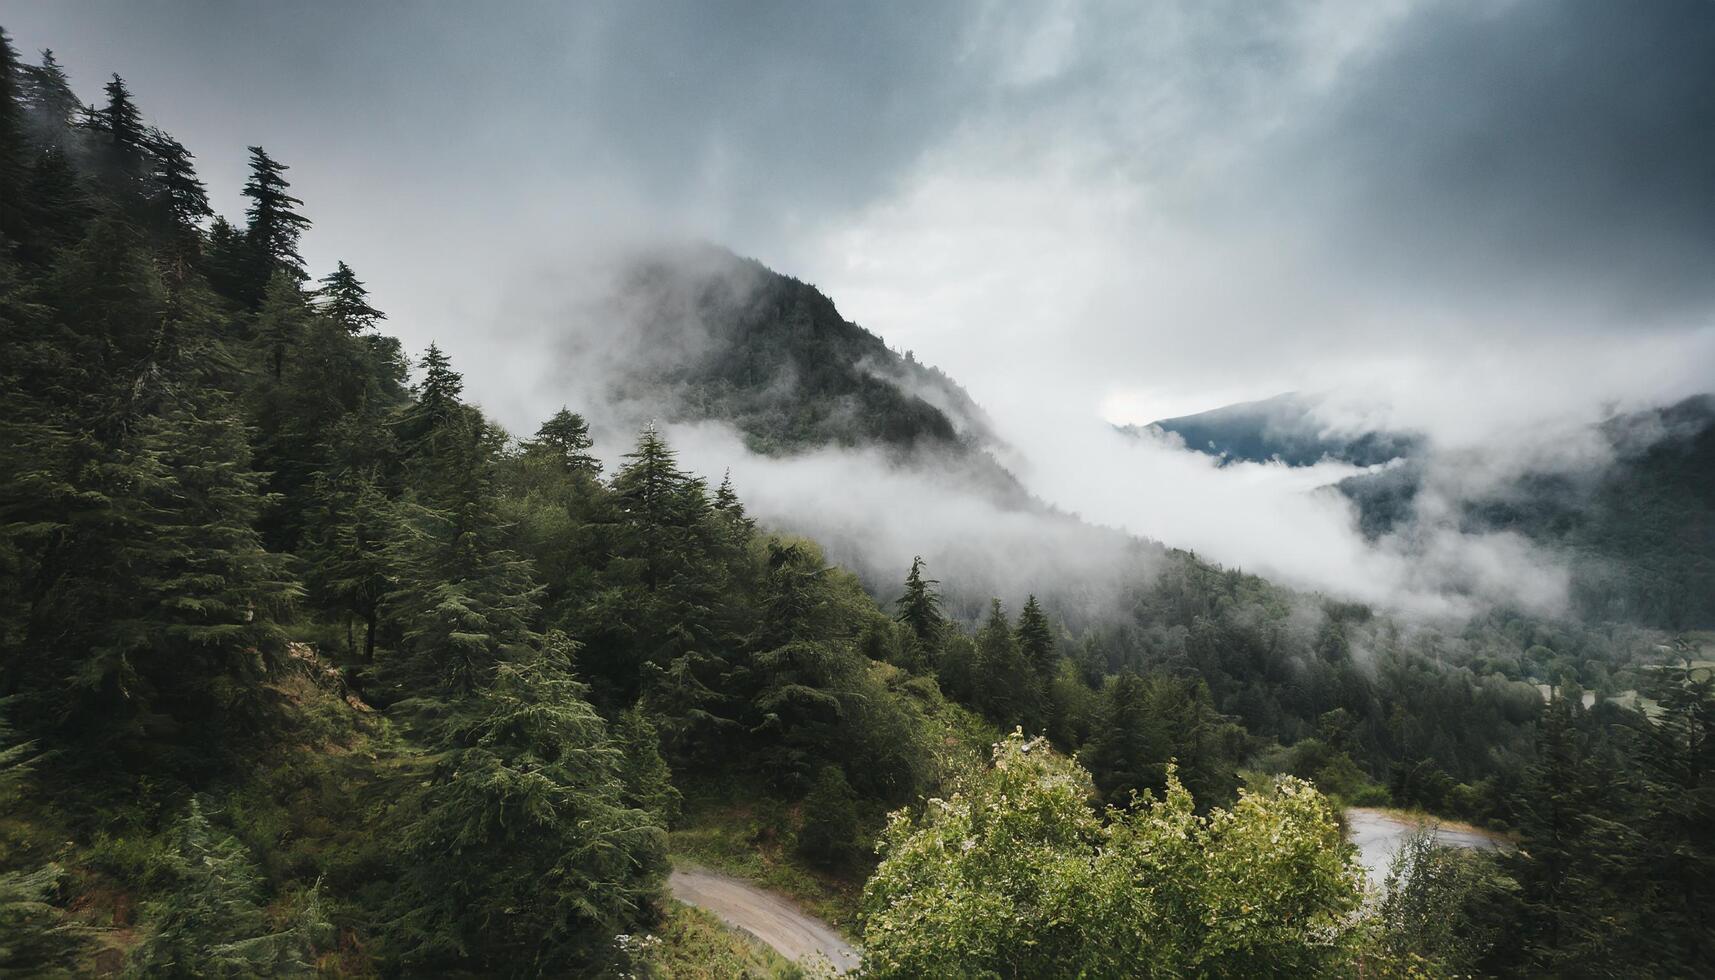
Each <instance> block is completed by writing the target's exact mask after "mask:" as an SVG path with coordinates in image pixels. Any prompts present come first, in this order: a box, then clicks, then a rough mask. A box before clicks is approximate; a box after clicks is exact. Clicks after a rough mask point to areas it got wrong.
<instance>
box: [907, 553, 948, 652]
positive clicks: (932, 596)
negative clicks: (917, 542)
mask: <svg viewBox="0 0 1715 980" xmlns="http://www.w3.org/2000/svg"><path fill="white" fill-rule="evenodd" d="M939 584H940V583H939V582H937V581H936V580H935V579H932V578H924V577H923V556H922V555H918V556H916V557H914V558H912V559H911V572H910V574H908V575H906V576H905V594H904V595H902V596H900V597H899V599H898V601H896V602H895V603H894V605H895V606H896V607H897V608H898V610H899V612H898V613H897V614H896V615H895V616H894V618H895V619H897V620H898V621H899V622H901V623H904V624H905V625H907V626H909V627H911V632H912V634H913V635H914V636H916V637H917V641H918V642H919V643H921V644H923V646H924V647H925V648H926V649H928V650H931V651H934V650H938V649H940V644H941V634H942V632H943V631H944V630H945V629H946V625H947V623H946V620H945V619H944V618H942V616H941V596H940V594H939V593H938V592H937V591H936V590H935V586H937V585H939Z"/></svg>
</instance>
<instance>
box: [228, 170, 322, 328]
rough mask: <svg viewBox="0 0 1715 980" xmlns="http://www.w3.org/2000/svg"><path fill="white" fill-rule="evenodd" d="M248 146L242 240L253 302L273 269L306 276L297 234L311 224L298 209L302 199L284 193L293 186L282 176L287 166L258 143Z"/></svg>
mask: <svg viewBox="0 0 1715 980" xmlns="http://www.w3.org/2000/svg"><path fill="white" fill-rule="evenodd" d="M249 149H250V179H249V180H247V181H246V182H245V184H244V192H243V193H244V196H245V197H248V198H250V207H249V209H248V210H247V211H246V212H245V213H246V215H247V216H248V218H249V220H250V224H249V226H248V227H247V228H246V229H245V232H244V241H245V244H246V245H247V246H248V249H249V253H250V254H249V259H250V265H249V270H248V272H249V277H248V284H249V290H250V295H249V297H248V299H249V303H250V305H252V306H254V305H255V304H256V303H258V302H260V301H261V298H262V295H263V292H264V290H265V288H266V287H267V284H268V282H269V281H270V280H271V279H272V278H273V277H274V273H275V272H277V271H282V270H283V271H284V272H285V273H286V274H287V275H289V276H291V277H292V278H293V279H294V280H295V281H298V282H302V281H303V280H305V279H307V278H308V275H307V274H306V273H305V272H304V257H303V256H302V255H299V254H298V238H299V237H300V236H301V235H302V234H303V232H304V229H306V228H308V227H309V226H310V219H308V218H306V217H304V216H303V215H302V214H299V213H298V210H297V209H298V206H299V205H301V204H303V203H304V202H303V201H301V200H299V199H298V198H295V197H293V196H292V195H290V194H288V193H286V191H287V189H288V188H290V187H291V186H292V185H291V182H290V181H288V180H286V177H285V174H286V171H287V170H289V169H290V168H289V167H287V166H286V165H285V164H283V163H280V162H278V161H276V160H275V159H274V158H272V157H270V156H269V155H268V153H267V151H266V150H264V149H262V147H260V146H252V147H250V148H249Z"/></svg>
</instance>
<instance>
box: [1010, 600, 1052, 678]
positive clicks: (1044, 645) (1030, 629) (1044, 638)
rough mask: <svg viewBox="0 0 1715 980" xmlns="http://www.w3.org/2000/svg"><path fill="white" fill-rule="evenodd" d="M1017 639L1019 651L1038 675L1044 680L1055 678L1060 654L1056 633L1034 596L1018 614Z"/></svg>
mask: <svg viewBox="0 0 1715 980" xmlns="http://www.w3.org/2000/svg"><path fill="white" fill-rule="evenodd" d="M1016 637H1017V640H1018V648H1019V650H1020V651H1022V652H1023V653H1024V659H1025V660H1028V661H1029V662H1030V665H1031V666H1032V667H1034V668H1036V673H1037V675H1038V676H1040V677H1042V678H1043V679H1044V680H1046V679H1048V678H1051V677H1053V676H1054V673H1055V670H1056V669H1057V668H1058V666H1059V663H1060V653H1059V651H1058V650H1056V649H1055V648H1054V632H1053V630H1051V629H1050V628H1049V626H1048V617H1047V616H1045V615H1043V613H1042V607H1041V606H1040V605H1038V604H1037V602H1036V597H1035V596H1034V595H1033V596H1031V597H1030V598H1028V599H1026V600H1025V602H1024V609H1023V610H1021V611H1020V612H1019V614H1018V630H1017V633H1016Z"/></svg>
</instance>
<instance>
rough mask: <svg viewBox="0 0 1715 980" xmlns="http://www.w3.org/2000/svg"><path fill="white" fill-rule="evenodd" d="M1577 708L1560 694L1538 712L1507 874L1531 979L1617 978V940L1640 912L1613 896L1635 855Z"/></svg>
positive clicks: (1611, 783) (1618, 789)
mask: <svg viewBox="0 0 1715 980" xmlns="http://www.w3.org/2000/svg"><path fill="white" fill-rule="evenodd" d="M1576 704H1577V703H1576V702H1574V701H1569V700H1568V699H1566V698H1563V697H1561V696H1560V695H1559V693H1558V690H1557V691H1556V692H1555V694H1554V695H1553V696H1552V697H1551V698H1550V700H1549V702H1548V704H1547V705H1545V706H1544V707H1543V713H1542V720H1541V728H1540V732H1539V735H1538V740H1537V757H1538V760H1537V762H1536V763H1535V764H1534V765H1532V766H1531V767H1530V769H1529V771H1528V775H1527V782H1526V789H1525V792H1524V794H1523V796H1522V798H1521V800H1520V801H1519V804H1518V807H1517V809H1518V830H1519V837H1520V841H1519V852H1518V854H1517V856H1516V857H1515V858H1514V860H1513V861H1512V862H1511V865H1512V870H1513V873H1514V877H1515V878H1517V879H1518V882H1519V884H1520V885H1521V886H1522V896H1521V897H1522V899H1523V912H1524V915H1523V921H1522V923H1521V925H1522V927H1523V928H1522V930H1521V932H1522V935H1521V937H1520V938H1521V939H1522V941H1523V947H1524V950H1523V951H1524V953H1525V956H1526V958H1527V960H1528V969H1531V970H1535V971H1543V972H1545V973H1548V974H1566V973H1586V974H1594V975H1600V974H1604V973H1610V972H1614V971H1617V970H1619V969H1620V963H1619V959H1620V958H1621V957H1622V955H1623V951H1624V944H1623V942H1622V940H1623V938H1624V937H1626V936H1628V935H1629V934H1631V931H1632V929H1633V928H1635V925H1636V924H1635V923H1633V922H1631V921H1629V919H1630V916H1631V915H1632V914H1635V913H1636V912H1637V911H1638V910H1636V909H1635V908H1627V907H1626V905H1627V903H1626V900H1625V899H1624V898H1623V897H1622V896H1621V895H1619V894H1616V893H1615V891H1614V888H1613V886H1614V884H1616V883H1617V882H1618V881H1622V880H1624V878H1625V870H1626V869H1625V868H1624V867H1623V866H1622V863H1623V860H1624V855H1625V854H1626V853H1627V852H1628V851H1631V852H1633V853H1635V849H1634V848H1635V845H1632V846H1628V845H1630V842H1629V841H1627V840H1626V838H1629V837H1630V835H1631V833H1632V832H1631V831H1630V830H1629V829H1627V828H1625V827H1624V826H1622V825H1621V824H1620V823H1619V822H1617V821H1613V820H1610V819H1608V818H1607V816H1606V811H1607V810H1608V807H1609V806H1610V805H1611V804H1610V803H1609V800H1611V799H1612V798H1613V797H1614V796H1617V795H1618V794H1619V793H1622V792H1624V787H1623V785H1622V784H1621V776H1620V773H1618V772H1617V771H1613V770H1610V771H1607V772H1600V773H1599V772H1598V771H1597V770H1596V767H1595V765H1594V764H1593V759H1592V757H1591V753H1590V744H1589V740H1588V736H1587V735H1585V734H1584V733H1583V732H1581V731H1580V725H1579V714H1578V711H1579V709H1578V708H1577V706H1576ZM1605 798H1606V799H1605Z"/></svg>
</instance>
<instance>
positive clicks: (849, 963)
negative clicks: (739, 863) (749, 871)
mask: <svg viewBox="0 0 1715 980" xmlns="http://www.w3.org/2000/svg"><path fill="white" fill-rule="evenodd" d="M667 884H668V886H669V887H670V888H671V889H672V890H673V897H674V898H676V899H678V900H679V901H681V902H684V903H685V904H686V905H695V906H697V907H698V908H703V909H708V910H709V911H710V912H713V913H714V914H715V915H718V916H720V918H721V921H723V922H725V923H726V924H727V925H729V926H732V927H733V928H734V929H742V930H744V931H745V932H748V933H750V934H751V935H752V936H755V937H756V938H757V939H760V940H762V941H763V942H765V943H767V944H768V945H770V946H772V947H774V948H775V950H777V951H778V952H779V953H780V955H782V956H784V957H786V958H787V959H789V960H793V961H802V960H804V959H807V958H808V957H810V956H812V955H814V954H817V953H820V954H821V955H823V956H825V957H827V959H828V962H830V963H832V964H833V965H834V968H835V969H837V970H838V971H839V972H841V973H846V972H848V971H851V970H855V969H857V965H858V956H857V953H856V952H854V951H853V950H852V948H851V944H850V943H848V942H846V941H845V940H844V939H842V938H840V934H839V933H837V932H835V931H834V930H833V928H832V927H831V926H829V925H828V924H827V923H826V922H823V921H822V920H820V919H817V918H813V917H811V916H808V915H805V914H804V913H803V912H801V911H799V910H798V908H797V906H795V905H793V904H792V903H791V902H790V901H789V900H787V899H785V898H783V897H781V896H779V895H776V894H774V893H772V892H766V891H763V890H762V889H760V888H757V887H756V886H754V885H750V884H746V883H745V882H742V881H740V880H738V879H737V878H729V877H727V876H726V875H722V874H716V873H715V872H713V871H707V870H704V869H702V868H691V867H686V868H677V869H675V870H674V871H673V874H672V876H671V877H669V878H668V879H667Z"/></svg>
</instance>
